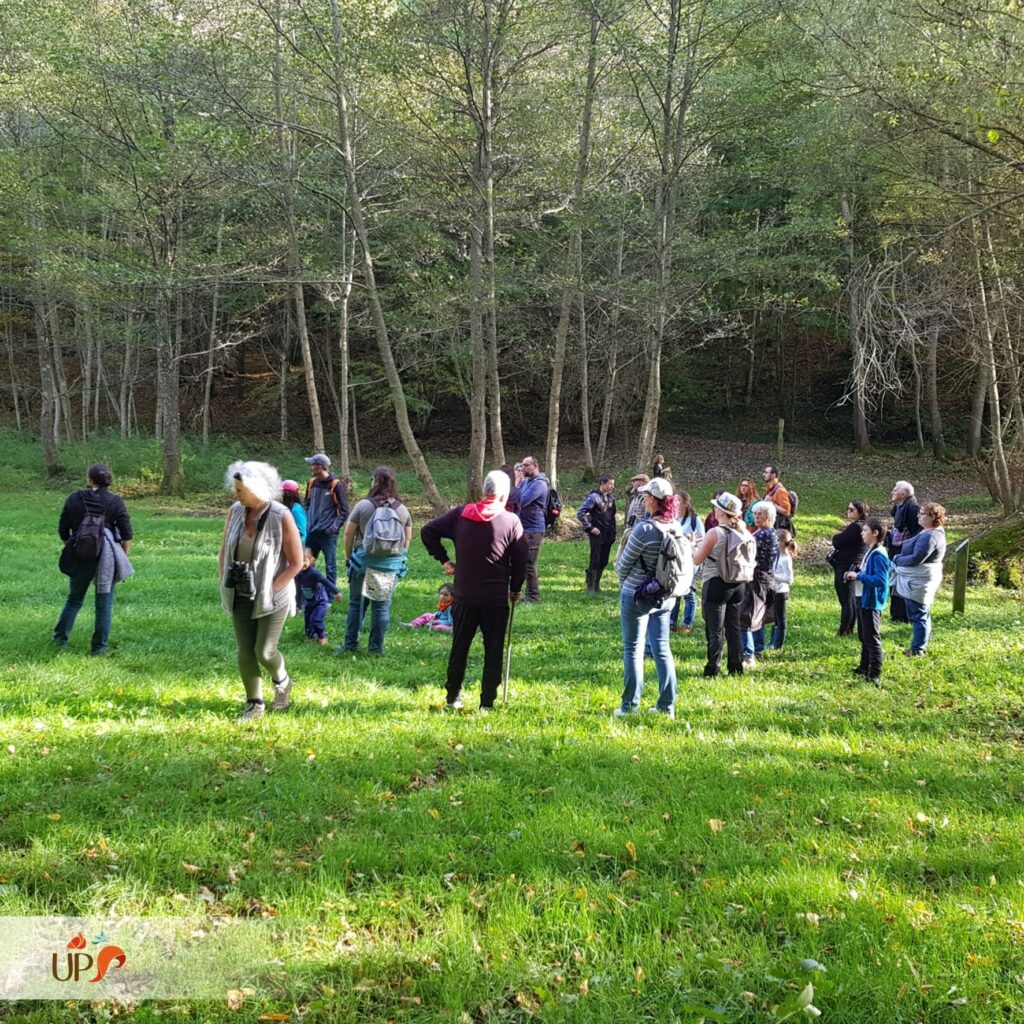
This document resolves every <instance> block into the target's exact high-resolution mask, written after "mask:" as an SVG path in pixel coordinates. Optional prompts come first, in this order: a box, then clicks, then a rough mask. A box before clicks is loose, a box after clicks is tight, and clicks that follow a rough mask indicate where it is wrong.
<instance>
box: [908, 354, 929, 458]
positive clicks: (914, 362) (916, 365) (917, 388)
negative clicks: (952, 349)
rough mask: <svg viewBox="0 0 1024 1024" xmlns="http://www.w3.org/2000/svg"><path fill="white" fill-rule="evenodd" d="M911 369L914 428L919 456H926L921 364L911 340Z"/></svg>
mask: <svg viewBox="0 0 1024 1024" xmlns="http://www.w3.org/2000/svg"><path fill="white" fill-rule="evenodd" d="M909 351H910V368H911V371H912V373H913V374H914V427H915V429H916V431H917V454H918V455H919V456H920V455H924V451H925V449H924V427H923V426H922V423H921V392H922V390H923V388H922V380H921V362H920V360H919V359H918V358H917V341H916V340H915V339H913V338H911V339H910V345H909Z"/></svg>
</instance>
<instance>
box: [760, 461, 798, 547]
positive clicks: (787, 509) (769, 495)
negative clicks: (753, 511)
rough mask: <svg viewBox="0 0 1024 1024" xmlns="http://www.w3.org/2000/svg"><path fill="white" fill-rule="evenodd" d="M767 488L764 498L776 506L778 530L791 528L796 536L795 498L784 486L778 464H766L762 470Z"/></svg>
mask: <svg viewBox="0 0 1024 1024" xmlns="http://www.w3.org/2000/svg"><path fill="white" fill-rule="evenodd" d="M761 478H762V479H763V480H764V482H765V485H766V487H767V490H766V491H765V492H764V500H765V501H770V502H771V503H772V504H773V505H774V506H775V528H776V529H778V530H789V532H790V533H791V534H793V536H794V537H795V536H796V530H794V529H793V516H794V515H795V514H796V508H795V506H794V502H793V499H792V498H791V497H790V492H789V491H787V490H786V488H785V487H783V486H782V481H781V480H780V479H779V467H778V466H765V467H764V469H763V470H762V472H761Z"/></svg>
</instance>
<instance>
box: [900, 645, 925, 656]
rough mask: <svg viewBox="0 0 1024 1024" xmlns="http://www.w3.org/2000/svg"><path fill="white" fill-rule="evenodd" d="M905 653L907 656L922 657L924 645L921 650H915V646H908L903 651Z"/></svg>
mask: <svg viewBox="0 0 1024 1024" xmlns="http://www.w3.org/2000/svg"><path fill="white" fill-rule="evenodd" d="M903 655H904V657H907V658H921V657H923V656H924V648H923V647H922V648H921V650H919V651H915V650H914V648H913V647H908V648H907V649H906V650H905V651H904V652H903Z"/></svg>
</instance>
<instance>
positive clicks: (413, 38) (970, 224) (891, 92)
mask: <svg viewBox="0 0 1024 1024" xmlns="http://www.w3.org/2000/svg"><path fill="white" fill-rule="evenodd" d="M0 25H2V43H0V45H2V47H3V49H2V56H0V59H2V61H3V74H4V90H3V101H2V107H0V217H2V234H0V324H2V334H3V343H4V348H5V351H4V354H3V372H2V375H0V379H2V383H3V387H2V388H0V403H2V406H0V415H2V416H3V418H4V419H5V421H7V422H9V423H11V424H13V425H15V426H16V427H17V428H18V429H20V430H24V431H31V432H33V433H35V434H37V435H38V436H39V438H40V444H41V456H42V459H43V461H44V463H45V465H46V467H47V470H48V472H49V473H51V474H55V473H57V472H58V471H59V468H60V467H59V457H58V446H59V443H60V442H61V440H62V439H82V438H86V437H88V436H89V435H90V434H91V433H93V432H95V431H101V430H115V431H120V433H121V434H122V435H124V436H131V435H133V434H136V433H138V432H143V433H153V432H155V434H156V435H157V436H158V437H159V438H161V440H162V444H163V451H164V480H163V486H164V489H165V490H167V491H169V492H178V491H181V490H182V489H183V488H184V487H185V486H186V483H187V482H186V480H185V478H184V474H183V471H182V463H181V448H180V443H181V437H182V435H183V433H186V432H187V433H190V434H195V435H201V436H202V437H203V438H204V439H206V438H209V437H210V436H212V435H213V434H230V433H236V432H243V431H244V432H245V433H246V434H248V435H250V436H252V435H256V436H259V435H267V436H271V437H274V436H277V437H280V438H281V439H288V437H289V436H292V437H295V438H298V437H302V438H304V439H307V438H308V439H309V442H310V443H311V445H312V446H313V447H314V448H316V449H327V450H329V451H331V452H337V453H338V459H337V462H338V465H339V468H340V469H341V471H342V472H347V470H348V464H349V461H350V460H351V459H353V458H358V457H359V454H360V447H361V444H363V443H367V444H369V445H372V446H374V447H378V446H380V445H381V444H382V442H387V443H389V444H393V445H395V446H396V447H397V446H401V448H403V449H404V451H405V453H406V454H407V456H408V457H409V459H410V461H411V463H412V465H413V467H414V468H415V470H416V472H417V475H418V476H419V478H420V480H421V482H422V484H423V488H424V493H425V495H426V497H427V498H428V500H430V501H431V502H433V503H434V504H436V505H441V504H442V499H441V496H440V494H439V493H438V490H437V488H436V487H435V485H434V483H433V480H432V478H431V474H430V468H429V463H428V459H427V455H426V453H425V451H426V450H429V448H430V446H431V444H433V443H441V442H443V441H447V442H448V443H449V445H450V443H451V441H452V439H457V440H458V442H459V444H460V445H464V447H465V448H466V450H467V451H468V453H469V455H468V460H467V479H466V483H467V487H468V488H469V489H470V490H473V489H475V488H476V487H477V486H478V485H479V482H480V479H481V477H482V474H483V470H484V466H485V464H486V463H491V462H493V463H496V464H497V463H501V462H504V461H506V456H507V455H511V454H513V453H511V452H506V444H505V438H506V435H508V436H513V435H514V436H515V437H516V439H517V443H518V441H519V440H520V439H522V438H530V439H531V441H532V442H533V443H534V444H535V445H536V448H537V450H538V454H540V455H541V457H542V460H543V461H544V463H545V465H546V467H547V469H548V471H549V472H550V474H551V475H552V476H553V477H554V478H556V479H557V472H558V456H559V443H560V441H561V440H563V439H564V438H566V437H567V436H571V437H572V438H573V439H574V441H576V442H580V441H581V442H582V447H583V451H584V457H585V460H586V462H587V465H588V467H589V468H591V469H593V470H594V471H595V472H596V471H599V470H600V468H601V466H602V464H603V463H604V461H605V458H606V452H607V451H608V447H609V444H610V442H611V440H612V439H619V443H621V439H623V438H628V439H629V442H630V444H631V445H632V446H633V447H634V449H635V451H636V458H637V460H638V463H639V464H641V465H645V464H647V463H649V462H650V460H651V456H652V454H653V452H654V450H655V448H656V445H657V437H658V427H659V423H660V424H671V425H672V426H673V427H676V428H680V429H685V430H688V431H691V432H694V433H699V432H701V430H702V429H708V430H714V431H716V432H720V431H721V430H723V429H732V430H734V431H736V432H740V433H742V432H744V431H750V430H754V429H757V428H761V429H763V430H764V431H765V432H766V433H767V434H768V435H769V436H771V435H772V434H774V429H775V423H776V421H777V420H778V419H779V418H785V420H786V424H787V431H788V433H789V435H790V436H793V435H794V434H795V435H796V436H806V437H828V438H831V439H839V440H840V441H846V442H848V444H849V446H851V447H855V448H857V449H859V450H866V449H868V448H869V447H871V446H873V445H878V444H887V443H892V442H896V441H902V442H906V441H908V440H910V441H913V442H916V445H917V447H918V449H919V450H920V451H925V450H930V451H932V452H933V453H934V454H935V455H937V456H938V457H940V458H941V457H947V456H950V455H954V454H955V455H957V456H966V457H968V458H970V459H972V460H974V462H975V464H976V465H977V468H978V471H979V472H980V473H981V474H982V475H983V476H984V478H985V480H986V483H987V485H988V487H989V490H990V492H991V493H992V495H993V498H994V500H996V501H997V502H998V503H999V504H1000V505H1001V506H1002V507H1003V509H1004V510H1005V511H1007V512H1010V511H1012V510H1013V509H1014V508H1017V507H1019V506H1020V504H1021V500H1022V485H1021V462H1022V450H1024V403H1022V392H1024V340H1022V318H1024V303H1022V296H1021V294H1020V284H1021V265H1022V251H1021V240H1022V234H1024V221H1022V212H1024V93H1022V87H1021V82H1022V77H1024V76H1022V70H1024V69H1022V64H1024V57H1022V54H1024V46H1022V45H1021V44H1022V42H1024V20H1022V19H1021V16H1020V13H1019V11H1018V10H1017V7H1016V5H1014V4H990V5H982V4H980V3H966V2H964V3H960V2H948V3H947V2H934V3H933V2H921V3H913V4H910V5H907V4H904V3H896V2H884V0H883V2H882V3H867V2H864V0H853V2H847V3H842V4H840V3H832V2H829V0H794V2H789V0H780V2H768V0H716V2H714V3H712V2H710V0H645V2H641V3H633V2H628V3H627V2H621V0H590V2H583V0H580V2H578V3H574V2H568V3H553V2H549V0H228V2H220V3H216V4H213V3H207V2H197V0H181V2H159V0H113V2H110V3H103V4H99V3H95V2H90V0H86V2H84V3H81V2H75V3H71V2H69V0H48V2H47V3H46V4H45V5H41V4H39V3H33V2H27V0H9V2H8V3H7V4H5V5H4V7H3V8H2V9H0ZM723 424H724V425H726V426H723Z"/></svg>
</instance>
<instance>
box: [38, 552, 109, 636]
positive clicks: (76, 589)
mask: <svg viewBox="0 0 1024 1024" xmlns="http://www.w3.org/2000/svg"><path fill="white" fill-rule="evenodd" d="M96 566H97V563H96V562H80V563H76V565H75V571H74V574H73V575H72V576H71V577H70V583H71V586H70V589H69V590H68V599H67V601H65V602H64V609H63V611H62V612H61V613H60V618H59V619H58V620H57V625H56V626H54V627H53V641H54V643H56V644H59V645H60V646H61V647H63V646H64V645H65V644H66V643H67V642H68V639H69V638H70V636H71V630H72V629H74V626H75V619H76V618H78V613H79V612H80V611H81V610H82V605H83V604H84V603H85V594H86V591H87V590H88V589H89V584H90V583H92V581H93V577H94V576H95V575H96ZM113 618H114V588H113V586H112V587H111V588H110V593H109V594H101V593H100V592H99V591H98V590H97V591H96V623H95V625H94V627H93V634H92V648H91V649H92V653H93V654H102V653H103V652H104V651H106V649H107V642H108V641H109V639H110V625H111V622H112V621H113Z"/></svg>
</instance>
